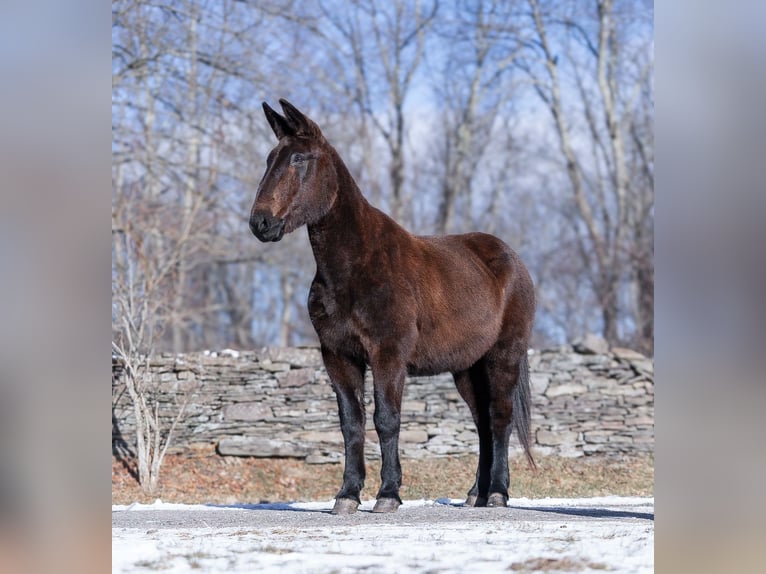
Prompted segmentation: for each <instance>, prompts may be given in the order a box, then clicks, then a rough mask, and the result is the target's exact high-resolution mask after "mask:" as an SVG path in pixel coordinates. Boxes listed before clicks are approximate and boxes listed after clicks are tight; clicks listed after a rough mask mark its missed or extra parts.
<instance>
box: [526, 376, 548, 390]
mask: <svg viewBox="0 0 766 574" xmlns="http://www.w3.org/2000/svg"><path fill="white" fill-rule="evenodd" d="M550 382H551V378H550V376H549V375H543V374H539V373H532V374H531V375H530V377H529V386H530V388H531V389H532V394H535V395H542V394H545V389H547V388H548V383H550Z"/></svg>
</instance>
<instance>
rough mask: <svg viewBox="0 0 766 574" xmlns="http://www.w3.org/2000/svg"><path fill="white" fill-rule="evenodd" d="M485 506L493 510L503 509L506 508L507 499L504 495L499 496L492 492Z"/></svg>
mask: <svg viewBox="0 0 766 574" xmlns="http://www.w3.org/2000/svg"><path fill="white" fill-rule="evenodd" d="M487 506H491V507H494V508H498V507H499V508H505V507H506V506H508V497H506V496H505V495H504V494H500V493H499V492H493V493H492V494H490V495H489V498H488V499H487Z"/></svg>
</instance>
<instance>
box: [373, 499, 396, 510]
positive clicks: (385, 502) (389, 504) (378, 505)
mask: <svg viewBox="0 0 766 574" xmlns="http://www.w3.org/2000/svg"><path fill="white" fill-rule="evenodd" d="M400 504H401V503H400V502H399V501H398V500H396V499H395V498H379V499H378V500H377V501H375V506H374V507H373V509H372V511H373V512H380V513H383V512H396V509H397V508H399V505H400Z"/></svg>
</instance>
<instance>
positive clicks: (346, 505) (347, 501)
mask: <svg viewBox="0 0 766 574" xmlns="http://www.w3.org/2000/svg"><path fill="white" fill-rule="evenodd" d="M357 508H359V503H358V502H357V501H356V500H353V499H351V498H336V499H335V506H333V507H332V510H331V511H330V514H354V512H356V509H357Z"/></svg>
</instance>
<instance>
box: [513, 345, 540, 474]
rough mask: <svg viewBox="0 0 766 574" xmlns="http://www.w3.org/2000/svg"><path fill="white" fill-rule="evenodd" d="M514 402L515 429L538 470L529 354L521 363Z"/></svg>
mask: <svg viewBox="0 0 766 574" xmlns="http://www.w3.org/2000/svg"><path fill="white" fill-rule="evenodd" d="M511 400H512V401H513V427H514V428H515V429H516V433H517V436H518V437H519V442H520V443H521V446H522V447H524V454H526V455H527V460H528V461H529V464H530V466H531V467H532V468H534V469H536V468H537V465H536V464H535V459H534V458H532V452H531V451H530V436H529V435H530V423H531V412H532V394H531V391H530V388H529V360H528V359H527V354H526V353H524V356H523V357H522V358H521V361H519V380H518V382H517V383H516V385H514V387H513V391H511Z"/></svg>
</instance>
